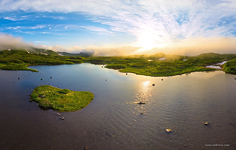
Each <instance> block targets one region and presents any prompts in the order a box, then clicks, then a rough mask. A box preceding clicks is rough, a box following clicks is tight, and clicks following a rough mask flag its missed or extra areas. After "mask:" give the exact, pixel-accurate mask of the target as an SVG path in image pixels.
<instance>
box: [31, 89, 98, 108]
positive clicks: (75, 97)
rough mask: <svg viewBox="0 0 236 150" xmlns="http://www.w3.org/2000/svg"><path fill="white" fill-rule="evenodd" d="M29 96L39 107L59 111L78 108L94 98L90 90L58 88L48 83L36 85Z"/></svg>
mask: <svg viewBox="0 0 236 150" xmlns="http://www.w3.org/2000/svg"><path fill="white" fill-rule="evenodd" d="M30 96H31V100H33V101H35V102H37V103H38V104H39V106H40V107H41V108H43V109H53V110H56V111H60V112H68V111H76V110H80V109H82V108H84V107H86V106H87V105H88V104H89V103H90V102H91V101H92V100H93V98H94V95H93V93H91V92H86V91H71V90H68V89H59V88H56V87H53V86H50V85H42V86H39V87H36V88H35V89H34V90H33V93H32V94H31V95H30Z"/></svg>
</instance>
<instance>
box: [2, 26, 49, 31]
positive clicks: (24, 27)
mask: <svg viewBox="0 0 236 150" xmlns="http://www.w3.org/2000/svg"><path fill="white" fill-rule="evenodd" d="M42 28H47V26H45V25H36V26H16V27H6V29H14V30H18V29H24V30H29V29H30V30H33V29H42Z"/></svg>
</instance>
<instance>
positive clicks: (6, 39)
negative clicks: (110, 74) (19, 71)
mask: <svg viewBox="0 0 236 150" xmlns="http://www.w3.org/2000/svg"><path fill="white" fill-rule="evenodd" d="M31 46H33V47H38V48H45V49H50V50H54V51H56V52H59V51H60V52H70V53H79V52H90V53H93V54H94V55H96V56H121V55H136V54H146V55H151V54H156V53H165V54H176V55H199V54H202V53H209V52H214V53H220V54H226V53H227V54H235V53H236V37H229V38H225V37H223V38H221V37H212V38H196V39H184V40H181V41H178V42H175V43H170V44H168V45H166V46H165V47H161V48H157V47H156V48H153V49H150V50H142V51H140V49H141V47H135V46H119V47H111V46H107V47H97V46H90V47H86V48H83V47H78V46H73V47H70V48H65V47H62V46H59V45H55V46H44V45H35V44H33V43H26V42H24V40H23V39H22V38H15V37H13V36H11V35H6V34H0V50H7V49H30V47H31Z"/></svg>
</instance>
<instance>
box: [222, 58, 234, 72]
mask: <svg viewBox="0 0 236 150" xmlns="http://www.w3.org/2000/svg"><path fill="white" fill-rule="evenodd" d="M223 70H224V71H225V72H226V73H231V74H236V58H234V59H232V60H230V61H228V62H227V63H225V64H224V65H223Z"/></svg>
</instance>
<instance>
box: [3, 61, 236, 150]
mask: <svg viewBox="0 0 236 150" xmlns="http://www.w3.org/2000/svg"><path fill="white" fill-rule="evenodd" d="M30 68H35V69H37V70H39V73H32V72H29V71H3V70H0V76H1V78H0V89H1V90H0V96H1V97H0V116H1V119H0V141H1V142H0V144H1V145H0V147H1V149H3V150H8V149H13V150H14V149H17V150H18V149H24V150H41V149H51V150H54V149H55V150H60V149H61V150H73V149H81V150H82V149H83V148H84V146H88V147H89V149H94V150H100V149H101V150H104V149H108V150H110V149H115V150H116V149H117V150H120V149H125V150H126V149H127V150H129V149H131V150H138V149H141V150H144V149H145V150H149V149H150V150H152V149H163V150H165V149H166V150H169V149H209V148H210V147H209V146H210V144H211V146H212V147H213V146H215V147H216V146H217V147H220V149H236V142H235V141H236V109H235V108H236V92H235V89H236V80H235V79H234V78H236V76H235V75H230V74H225V73H224V72H222V71H215V72H210V73H203V72H196V73H191V74H188V75H181V76H173V77H147V76H141V75H134V74H131V73H128V75H126V74H124V73H119V72H118V71H116V70H111V69H106V68H102V66H96V65H91V64H79V65H59V66H31V67H30ZM50 77H52V79H50ZM18 78H20V79H18ZM41 79H42V80H41ZM161 79H163V81H162V80H161ZM48 84H50V85H52V86H55V87H59V88H68V89H70V90H78V91H90V92H92V93H94V95H95V97H94V100H93V101H92V102H91V103H90V104H89V105H88V106H87V107H85V108H83V109H81V110H79V111H75V112H66V113H61V116H64V117H65V120H60V116H57V112H56V111H52V110H42V109H40V108H39V107H38V106H37V103H35V102H30V97H29V95H30V94H31V92H32V89H34V88H35V87H37V86H39V85H48ZM152 84H155V86H152ZM140 101H142V102H145V104H143V105H139V104H137V102H140ZM141 113H143V115H142V114H141ZM206 121H207V122H209V125H207V126H205V125H204V122H206ZM167 128H171V129H172V130H173V132H172V133H166V131H165V129H167ZM213 144H214V145H213ZM217 144H218V145H217ZM220 144H225V145H220ZM212 147H211V148H212Z"/></svg>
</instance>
